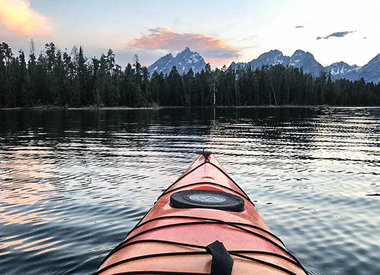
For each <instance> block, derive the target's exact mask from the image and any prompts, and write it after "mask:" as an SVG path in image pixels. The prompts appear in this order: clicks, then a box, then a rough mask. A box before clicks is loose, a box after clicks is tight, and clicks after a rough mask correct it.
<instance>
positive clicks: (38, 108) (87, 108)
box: [0, 105, 380, 111]
mask: <svg viewBox="0 0 380 275" xmlns="http://www.w3.org/2000/svg"><path fill="white" fill-rule="evenodd" d="M199 108H203V109H229V108H230V109H268V108H273V109H276V108H374V109H375V108H380V106H333V105H247V106H244V105H242V106H152V107H128V106H115V107H96V106H85V107H63V106H35V107H28V108H26V107H6V108H0V111H21V110H23V111H52V110H55V111H125V110H153V111H155V110H162V109H199Z"/></svg>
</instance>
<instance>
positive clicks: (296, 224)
mask: <svg viewBox="0 0 380 275" xmlns="http://www.w3.org/2000/svg"><path fill="white" fill-rule="evenodd" d="M202 147H208V148H211V149H213V151H215V152H216V155H217V157H218V159H219V160H220V161H221V163H222V164H223V165H224V167H225V168H226V170H227V171H228V172H229V173H230V174H231V176H232V177H233V178H234V179H235V180H236V181H237V182H238V183H239V184H240V186H241V187H242V188H243V189H245V191H246V192H247V193H248V195H249V196H250V197H251V198H252V200H254V201H255V202H256V206H257V208H258V210H259V212H260V213H261V214H262V216H263V217H264V219H265V220H266V222H267V223H268V224H269V226H270V227H271V229H272V231H274V233H276V234H277V235H278V236H279V237H281V238H282V239H283V241H284V242H285V243H286V245H287V247H288V249H289V250H290V251H291V252H292V253H293V254H294V255H296V256H297V257H298V258H299V260H300V261H301V262H302V263H303V264H304V266H305V267H306V268H307V269H308V270H309V271H310V273H311V274H380V262H379V259H380V108H322V107H318V108H272V109H270V108H259V109H251V108H246V109H243V108H242V109H233V108H231V109H216V110H213V109H192V110H186V109H162V110H123V111H121V110H113V111H99V112H97V111H67V112H65V111H31V112H26V111H0V273H1V274H4V273H5V274H21V273H27V274H50V273H58V274H67V273H74V274H78V273H80V274H81V273H84V274H87V273H91V272H93V271H95V270H96V269H97V267H98V265H99V263H100V261H101V260H102V258H103V257H104V256H105V255H106V254H107V253H108V252H109V251H110V250H111V249H112V248H113V247H114V246H116V245H117V244H118V243H119V242H120V241H122V240H123V238H124V237H125V235H126V233H127V232H128V231H129V230H130V229H131V228H132V227H133V226H134V225H135V223H137V222H138V221H139V220H140V218H141V217H142V216H143V215H144V213H145V212H146V211H147V210H148V209H149V208H150V207H151V206H152V204H153V202H154V201H155V199H156V198H157V197H158V196H159V195H160V194H161V192H162V191H163V189H165V188H166V187H167V186H168V185H169V184H170V183H172V182H173V181H174V180H175V179H176V178H177V177H178V176H179V175H180V174H181V173H182V172H183V171H184V170H185V169H186V168H187V167H188V166H189V165H190V163H191V162H192V161H193V160H194V159H195V158H196V157H197V155H196V154H195V153H194V152H195V151H196V150H198V149H199V148H202ZM376 194H377V195H376Z"/></svg>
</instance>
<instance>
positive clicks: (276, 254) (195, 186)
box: [95, 150, 308, 275]
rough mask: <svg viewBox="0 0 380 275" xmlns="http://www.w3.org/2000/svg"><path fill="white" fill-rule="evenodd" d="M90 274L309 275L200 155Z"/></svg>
mask: <svg viewBox="0 0 380 275" xmlns="http://www.w3.org/2000/svg"><path fill="white" fill-rule="evenodd" d="M95 274H220V275H227V274H234V275H235V274H308V273H307V271H306V270H305V268H303V266H302V265H301V263H300V262H299V261H298V260H297V259H296V258H295V257H294V256H293V255H292V254H291V253H290V252H289V251H288V250H287V249H286V247H285V245H284V243H283V242H282V241H281V240H280V239H279V238H278V237H277V236H276V235H274V234H273V233H272V232H271V230H270V229H269V227H268V225H267V224H266V223H265V221H264V220H263V218H262V217H261V216H260V214H259V213H258V212H257V210H256V208H255V205H254V204H253V202H252V201H251V200H250V198H249V197H248V196H247V194H246V193H245V192H244V191H243V190H242V189H241V188H240V187H239V186H238V185H237V184H236V183H235V182H234V180H233V179H232V178H231V177H230V176H229V174H228V173H227V171H226V170H225V169H224V168H223V167H222V165H221V164H220V163H219V161H218V160H217V159H216V158H215V156H214V155H213V154H212V153H211V152H210V151H206V150H203V152H202V153H201V155H200V156H199V157H198V158H197V159H196V160H195V161H194V162H193V163H192V164H191V165H190V167H189V168H188V169H187V170H186V171H185V172H184V173H183V174H182V175H181V176H180V177H179V178H178V179H177V180H176V181H175V182H174V183H173V184H172V185H170V186H169V187H168V188H167V189H166V190H165V191H164V192H163V193H162V194H161V195H160V196H159V198H158V199H157V201H156V202H155V204H154V206H153V207H152V208H151V209H150V210H149V211H148V212H147V214H146V215H145V216H144V217H143V218H142V219H141V220H140V221H139V222H138V224H137V225H136V226H135V227H134V228H133V229H132V230H131V231H130V232H129V233H128V235H127V237H126V238H125V239H124V241H123V242H121V243H120V244H119V245H118V246H116V247H115V248H114V249H113V250H112V251H111V252H110V253H109V254H108V255H107V256H106V257H105V259H104V260H103V261H102V263H101V266H100V267H99V269H98V271H97V272H95Z"/></svg>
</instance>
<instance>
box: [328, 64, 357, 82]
mask: <svg viewBox="0 0 380 275" xmlns="http://www.w3.org/2000/svg"><path fill="white" fill-rule="evenodd" d="M360 68H361V67H359V66H356V65H352V66H351V65H348V64H347V63H345V62H343V61H341V62H336V63H333V64H331V65H329V66H327V67H325V71H326V72H327V73H328V72H330V73H331V78H332V79H333V80H336V79H339V78H347V79H351V80H353V79H354V78H355V75H356V74H357V73H358V71H360Z"/></svg>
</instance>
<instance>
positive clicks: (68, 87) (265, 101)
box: [0, 42, 380, 108]
mask: <svg viewBox="0 0 380 275" xmlns="http://www.w3.org/2000/svg"><path fill="white" fill-rule="evenodd" d="M325 104H326V105H334V106H379V105H380V84H374V83H366V82H365V81H364V80H363V79H361V80H358V81H354V82H353V81H349V80H346V79H340V80H336V81H335V82H334V81H332V80H331V76H330V75H328V74H326V73H321V75H320V76H318V77H313V76H312V75H311V74H305V73H304V72H303V71H302V69H298V68H293V67H284V66H282V65H275V66H264V67H262V68H261V69H256V70H251V69H249V68H248V69H247V70H243V69H241V70H236V71H234V70H228V69H227V68H226V67H225V66H224V67H223V68H221V69H218V68H216V69H215V70H212V69H211V67H210V65H209V64H207V65H206V67H205V69H204V70H202V71H201V72H200V73H194V72H193V71H192V70H190V71H189V72H188V73H187V74H184V75H182V76H181V75H180V74H179V73H178V71H177V69H176V68H175V67H173V69H172V70H171V72H170V74H169V75H167V76H165V75H163V74H162V73H161V74H158V73H156V72H154V73H153V74H152V75H151V76H150V75H149V72H148V69H147V68H146V67H144V66H142V65H141V64H140V63H139V60H138V57H137V56H135V60H134V62H133V64H128V65H127V66H126V67H125V68H122V67H121V66H119V65H118V64H116V62H115V54H114V53H113V51H112V50H108V52H107V53H106V54H102V55H101V56H100V58H99V59H98V58H96V57H93V58H87V57H85V54H84V52H83V49H82V47H79V48H77V47H74V48H73V49H72V51H71V52H67V51H61V50H59V49H57V47H56V46H55V44H54V43H48V44H46V45H45V49H44V51H43V52H41V53H39V54H38V55H36V53H35V49H34V44H33V42H31V47H30V53H29V56H28V57H26V56H25V53H24V52H23V51H19V52H18V53H17V54H15V53H13V51H12V49H11V48H10V47H9V46H8V44H7V43H5V42H3V43H1V44H0V108H15V107H26V108H32V107H36V106H41V105H52V106H61V107H86V106H95V107H116V106H126V107H151V106H213V105H215V106H252V105H325Z"/></svg>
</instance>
